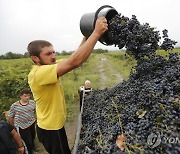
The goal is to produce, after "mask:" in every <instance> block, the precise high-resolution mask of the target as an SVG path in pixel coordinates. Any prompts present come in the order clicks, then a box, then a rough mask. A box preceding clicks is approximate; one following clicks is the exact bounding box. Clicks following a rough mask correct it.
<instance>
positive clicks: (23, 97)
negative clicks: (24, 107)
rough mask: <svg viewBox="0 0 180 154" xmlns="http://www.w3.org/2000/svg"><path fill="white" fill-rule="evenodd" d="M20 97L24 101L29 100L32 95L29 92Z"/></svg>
mask: <svg viewBox="0 0 180 154" xmlns="http://www.w3.org/2000/svg"><path fill="white" fill-rule="evenodd" d="M20 98H21V100H22V101H23V102H28V101H29V98H30V97H29V94H23V95H21V96H20Z"/></svg>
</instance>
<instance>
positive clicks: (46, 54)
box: [39, 46, 56, 65]
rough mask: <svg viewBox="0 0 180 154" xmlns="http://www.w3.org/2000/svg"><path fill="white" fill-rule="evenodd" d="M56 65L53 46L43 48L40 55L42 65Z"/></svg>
mask: <svg viewBox="0 0 180 154" xmlns="http://www.w3.org/2000/svg"><path fill="white" fill-rule="evenodd" d="M55 63H56V55H55V51H54V49H53V47H52V46H48V47H44V48H42V51H41V53H40V55H39V64H40V65H51V64H55Z"/></svg>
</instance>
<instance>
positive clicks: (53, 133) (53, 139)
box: [37, 126, 71, 154]
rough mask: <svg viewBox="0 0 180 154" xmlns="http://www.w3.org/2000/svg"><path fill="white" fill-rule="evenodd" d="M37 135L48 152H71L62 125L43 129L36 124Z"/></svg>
mask: <svg viewBox="0 0 180 154" xmlns="http://www.w3.org/2000/svg"><path fill="white" fill-rule="evenodd" d="M37 136H38V139H39V141H40V142H41V143H42V144H43V146H44V148H45V149H46V150H47V152H48V153H49V154H71V151H70V149H69V145H68V141H67V136H66V131H65V129H64V127H63V128H61V129H59V130H44V129H41V128H39V127H38V126H37Z"/></svg>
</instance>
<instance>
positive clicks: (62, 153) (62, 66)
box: [27, 17, 108, 154]
mask: <svg viewBox="0 0 180 154" xmlns="http://www.w3.org/2000/svg"><path fill="white" fill-rule="evenodd" d="M107 29H108V24H107V20H106V19H105V17H100V18H99V19H97V21H96V25H95V29H94V31H93V32H92V34H91V35H90V36H89V38H86V37H84V38H83V40H82V42H81V44H80V46H79V48H78V49H77V50H76V51H75V52H74V53H73V54H72V55H71V56H70V57H69V58H67V59H64V60H61V61H59V62H58V63H56V56H55V51H54V49H53V46H52V44H51V43H50V42H48V41H44V40H35V41H32V42H30V43H29V45H28V47H27V49H28V52H29V54H30V56H31V58H32V60H33V61H34V63H35V65H34V66H33V68H32V70H31V72H30V73H29V75H28V83H29V85H30V88H31V91H32V93H33V97H34V99H35V101H36V113H37V135H38V138H39V141H40V142H42V144H43V145H44V147H45V149H46V150H47V151H48V152H49V153H51V154H70V153H71V152H70V149H69V146H68V141H67V136H66V132H65V129H64V123H65V120H66V104H65V99H64V93H63V88H62V85H61V81H60V77H61V76H62V75H64V74H66V73H67V72H69V71H71V70H73V69H75V68H77V67H79V66H80V65H81V64H82V63H83V62H84V61H85V60H86V59H87V58H88V57H89V55H90V54H91V52H92V50H93V48H94V46H95V44H96V42H97V41H98V40H99V38H100V37H101V35H102V34H103V33H104V32H105V31H106V30H107Z"/></svg>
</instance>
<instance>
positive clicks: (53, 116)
mask: <svg viewBox="0 0 180 154" xmlns="http://www.w3.org/2000/svg"><path fill="white" fill-rule="evenodd" d="M28 83H29V85H30V88H31V91H32V93H33V97H34V100H35V101H36V114H37V125H38V126H39V127H40V128H42V129H46V130H58V129H60V128H62V127H63V126H64V123H65V120H66V104H65V99H64V91H63V88H62V85H61V82H60V78H58V77H57V64H53V65H41V66H38V65H34V66H33V68H32V70H31V72H30V73H29V75H28Z"/></svg>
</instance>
